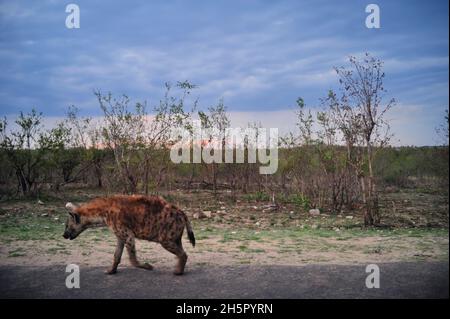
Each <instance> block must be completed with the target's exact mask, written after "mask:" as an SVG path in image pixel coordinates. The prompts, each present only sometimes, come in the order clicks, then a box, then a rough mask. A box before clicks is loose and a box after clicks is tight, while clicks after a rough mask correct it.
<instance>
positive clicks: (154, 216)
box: [63, 195, 195, 275]
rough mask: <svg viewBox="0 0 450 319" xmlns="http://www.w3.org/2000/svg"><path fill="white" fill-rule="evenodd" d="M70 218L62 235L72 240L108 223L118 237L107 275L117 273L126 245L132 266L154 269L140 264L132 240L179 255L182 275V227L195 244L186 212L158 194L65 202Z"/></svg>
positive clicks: (183, 264) (183, 259) (177, 272)
mask: <svg viewBox="0 0 450 319" xmlns="http://www.w3.org/2000/svg"><path fill="white" fill-rule="evenodd" d="M66 207H67V209H68V210H69V218H68V219H67V222H66V229H65V231H64V235H63V236H64V238H66V239H71V240H72V239H75V238H76V237H77V236H78V235H79V234H81V233H82V232H83V231H84V230H86V229H88V228H91V227H98V226H108V227H109V228H110V229H111V230H112V231H113V232H114V234H115V235H116V237H117V247H116V251H115V253H114V260H113V265H112V267H111V268H110V269H108V271H107V273H108V274H114V273H116V272H117V266H118V265H119V263H120V260H121V257H122V252H123V249H124V247H126V249H127V252H128V255H129V258H130V262H131V264H132V265H133V266H135V267H139V268H144V269H149V270H151V269H153V267H152V266H151V265H149V264H147V263H140V262H139V261H138V259H137V256H136V247H135V239H136V238H137V239H145V240H148V241H153V242H157V243H160V244H161V246H163V247H164V248H165V249H166V250H168V251H169V252H171V253H173V254H175V255H176V256H177V257H178V263H177V266H176V268H175V272H174V273H175V274H176V275H181V274H183V272H184V267H185V265H186V261H187V258H188V257H187V255H186V252H185V251H184V249H183V246H182V243H181V238H182V235H183V231H184V228H186V230H187V234H188V238H189V241H190V242H191V244H192V245H193V246H195V237H194V233H193V231H192V227H191V224H190V222H189V219H188V218H187V216H186V214H185V213H184V212H182V211H181V210H180V209H178V208H177V207H176V206H174V205H172V204H169V203H168V202H166V201H165V200H164V199H162V198H160V197H157V196H138V195H133V196H125V195H118V196H112V197H105V198H97V199H94V200H92V201H90V202H88V203H86V204H84V205H81V206H76V205H74V204H72V203H67V204H66Z"/></svg>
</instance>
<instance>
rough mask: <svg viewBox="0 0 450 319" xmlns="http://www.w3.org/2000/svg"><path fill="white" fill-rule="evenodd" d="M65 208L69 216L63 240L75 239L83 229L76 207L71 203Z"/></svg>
mask: <svg viewBox="0 0 450 319" xmlns="http://www.w3.org/2000/svg"><path fill="white" fill-rule="evenodd" d="M66 208H67V209H68V210H69V216H68V217H67V221H66V228H65V230H64V234H63V237H64V238H65V239H70V240H72V239H75V238H77V237H78V235H79V234H81V233H82V232H83V230H84V229H85V228H84V227H83V225H82V224H81V218H80V214H79V213H78V212H77V208H78V207H77V206H76V205H74V204H72V203H67V204H66Z"/></svg>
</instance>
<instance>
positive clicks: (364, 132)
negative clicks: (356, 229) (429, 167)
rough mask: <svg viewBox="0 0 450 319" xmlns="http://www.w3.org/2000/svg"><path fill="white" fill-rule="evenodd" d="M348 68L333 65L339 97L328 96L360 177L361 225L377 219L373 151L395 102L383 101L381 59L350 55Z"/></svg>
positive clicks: (384, 135)
mask: <svg viewBox="0 0 450 319" xmlns="http://www.w3.org/2000/svg"><path fill="white" fill-rule="evenodd" d="M349 62H350V65H351V68H350V69H347V68H344V67H340V68H335V70H336V73H337V74H338V76H339V83H340V85H341V89H340V90H341V95H342V96H341V97H340V98H339V99H338V98H337V97H336V95H335V94H334V93H333V92H330V94H329V98H330V99H331V100H332V108H333V110H334V112H335V113H336V114H337V118H338V119H339V128H340V130H341V132H342V134H343V136H344V140H345V142H346V145H347V151H348V161H349V163H350V164H351V165H352V166H353V167H354V168H355V169H356V171H357V175H358V177H359V180H360V187H361V192H362V199H363V204H364V207H365V213H364V222H365V225H367V226H369V225H374V224H378V223H379V222H380V214H379V207H378V192H377V186H376V180H375V176H374V169H373V159H374V155H375V152H376V151H377V150H378V149H380V148H382V147H384V146H386V145H387V144H388V143H389V141H390V138H391V135H390V132H389V124H388V123H387V121H386V119H385V114H386V112H387V111H388V110H389V109H390V108H391V107H392V106H393V105H394V104H395V100H394V99H391V100H390V101H389V102H387V103H386V104H383V102H382V99H383V96H384V94H385V92H386V90H385V89H384V86H383V80H384V77H385V74H384V72H383V62H382V61H381V60H379V59H377V58H374V57H372V56H371V55H370V54H368V53H366V54H365V56H364V58H362V59H361V60H359V59H357V58H355V57H350V58H349Z"/></svg>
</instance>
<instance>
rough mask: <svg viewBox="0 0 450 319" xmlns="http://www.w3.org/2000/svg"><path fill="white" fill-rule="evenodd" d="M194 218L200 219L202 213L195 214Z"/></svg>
mask: <svg viewBox="0 0 450 319" xmlns="http://www.w3.org/2000/svg"><path fill="white" fill-rule="evenodd" d="M192 217H194V219H200V213H194V215H192Z"/></svg>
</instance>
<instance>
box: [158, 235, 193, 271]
mask: <svg viewBox="0 0 450 319" xmlns="http://www.w3.org/2000/svg"><path fill="white" fill-rule="evenodd" d="M161 246H163V247H164V248H165V249H167V250H168V251H170V252H171V253H172V254H174V255H176V256H177V257H178V263H177V266H176V267H175V271H174V272H173V273H174V274H175V275H182V274H183V273H184V266H186V262H187V259H188V256H187V255H186V252H185V251H184V249H183V245H182V244H181V238H178V239H177V240H175V241H164V242H162V243H161Z"/></svg>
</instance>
